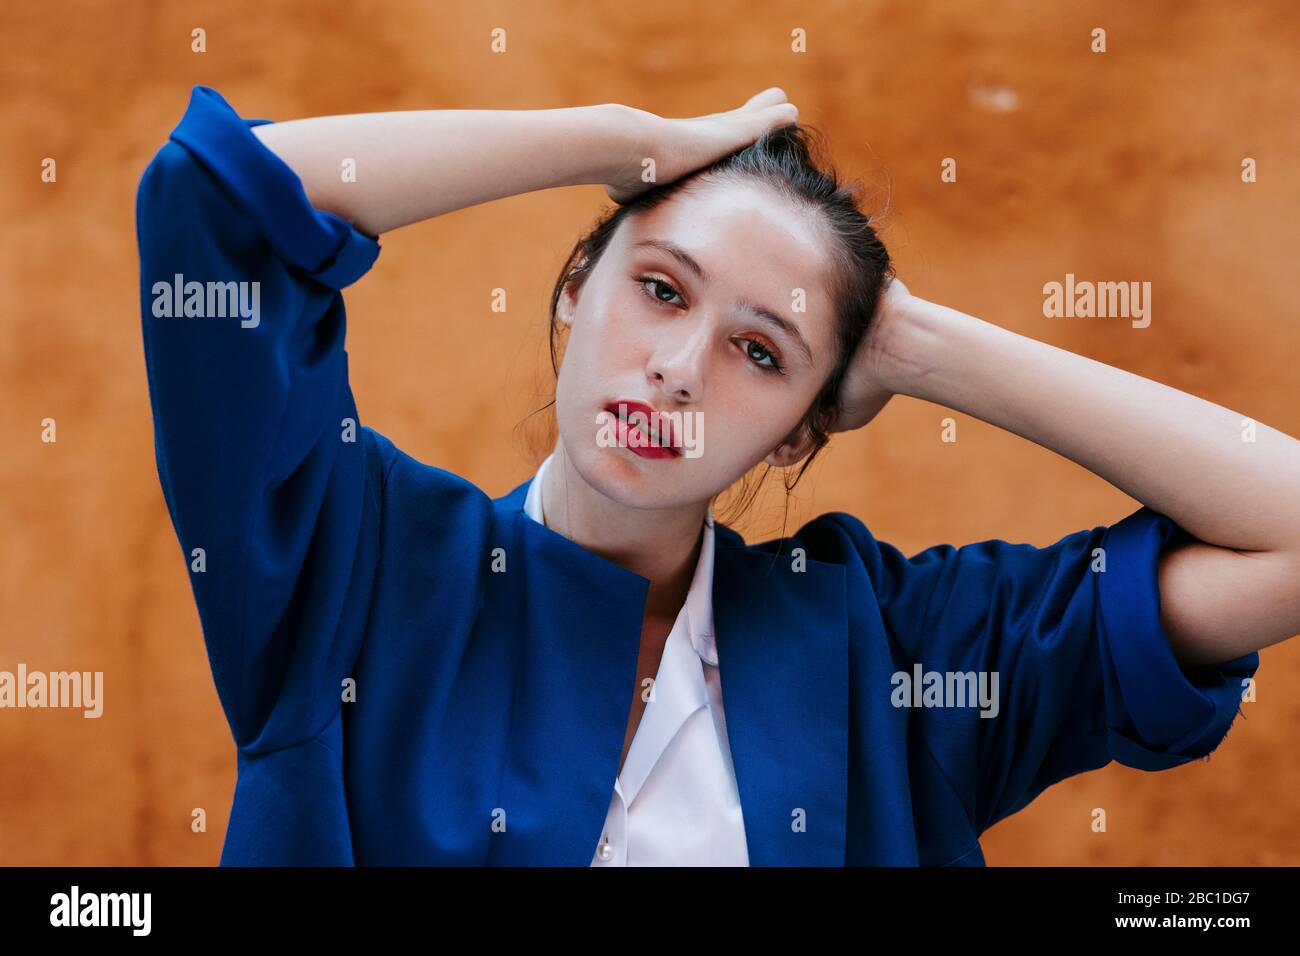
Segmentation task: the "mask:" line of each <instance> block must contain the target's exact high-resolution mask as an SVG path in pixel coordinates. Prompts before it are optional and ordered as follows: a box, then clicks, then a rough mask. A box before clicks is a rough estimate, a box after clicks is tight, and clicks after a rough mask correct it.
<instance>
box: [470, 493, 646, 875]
mask: <svg viewBox="0 0 1300 956" xmlns="http://www.w3.org/2000/svg"><path fill="white" fill-rule="evenodd" d="M532 480H533V479H531V478H530V479H529V480H528V481H526V482H524V483H523V484H521V485H519V486H518V487H517V488H515V490H514V491H512V492H510V493H509V494H507V495H505V496H504V497H502V498H497V499H494V500H493V504H494V507H495V508H496V509H497V511H498V515H499V520H498V521H497V531H496V535H497V536H498V537H497V540H494V542H493V544H494V546H500V547H503V548H504V549H505V552H506V554H507V555H508V561H509V562H510V565H509V567H510V568H512V569H517V570H512V571H511V573H512V574H517V575H519V576H520V577H519V578H516V580H517V581H519V582H520V583H519V584H518V586H512V587H511V588H510V590H509V591H508V592H507V597H506V599H505V600H506V602H508V603H509V605H510V606H506V607H500V606H498V607H485V608H484V610H483V614H484V618H485V620H486V621H488V622H490V623H491V626H493V627H498V628H503V629H507V630H508V631H510V632H512V633H513V635H514V638H515V640H514V645H513V646H514V648H515V653H514V654H513V655H512V656H513V660H511V661H509V662H507V666H510V667H513V668H514V670H515V680H514V697H513V700H512V701H511V708H512V719H511V723H510V735H509V739H508V740H507V741H506V744H505V748H506V753H505V762H504V766H503V768H502V777H501V783H500V785H499V791H498V792H499V799H500V801H501V805H502V808H503V809H505V810H506V813H507V814H508V816H507V824H506V829H505V831H504V832H502V833H500V834H498V835H496V836H495V837H494V838H493V840H492V842H491V843H490V844H489V847H490V852H489V859H488V862H489V863H490V864H491V865H494V866H533V865H553V866H589V865H590V864H591V860H592V856H593V854H594V853H595V852H596V847H597V845H598V844H599V843H600V834H601V829H602V828H603V827H604V825H605V816H606V814H607V813H608V811H609V802H610V798H611V797H612V796H613V794H614V781H615V780H616V779H617V777H618V762H619V755H620V754H621V752H622V749H623V737H624V734H625V733H626V730H627V718H628V714H629V712H630V711H631V707H632V695H633V693H634V692H635V689H636V662H637V655H638V653H639V650H640V642H641V623H642V619H643V615H644V613H645V603H646V597H647V595H648V593H649V585H650V582H649V581H648V580H647V579H646V578H644V577H642V576H641V575H639V574H636V573H634V572H632V571H629V570H627V569H626V568H623V567H620V566H619V565H617V564H614V563H613V562H611V561H607V560H605V559H604V558H602V557H600V556H599V555H597V554H594V553H593V552H590V551H588V550H586V549H585V548H583V547H582V546H581V545H579V544H577V543H575V542H573V541H570V540H569V539H568V538H566V537H564V536H563V535H561V534H559V533H558V532H556V531H553V530H551V529H548V528H546V527H545V526H543V525H540V524H538V523H537V522H535V521H533V520H532V519H531V518H529V517H528V516H527V515H525V514H523V504H524V501H525V496H526V495H527V492H528V486H529V485H530V484H531V483H532ZM511 511H513V512H516V513H515V514H513V515H511V514H507V512H511Z"/></svg>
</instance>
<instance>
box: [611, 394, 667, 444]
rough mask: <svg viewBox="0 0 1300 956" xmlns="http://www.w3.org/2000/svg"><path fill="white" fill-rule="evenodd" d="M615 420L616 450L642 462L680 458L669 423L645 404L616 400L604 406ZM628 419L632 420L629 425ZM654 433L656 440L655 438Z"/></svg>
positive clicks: (663, 416)
mask: <svg viewBox="0 0 1300 956" xmlns="http://www.w3.org/2000/svg"><path fill="white" fill-rule="evenodd" d="M605 411H607V412H609V413H610V414H612V415H613V416H614V418H615V421H614V428H615V434H616V435H617V438H618V444H619V446H620V447H623V448H626V449H627V450H628V451H630V452H632V453H634V454H637V455H640V456H641V457H642V458H655V459H664V458H680V457H681V451H680V450H679V449H678V448H677V438H676V433H675V432H674V430H673V423H672V420H671V419H670V418H669V417H668V416H667V415H663V414H661V413H659V412H656V411H655V410H654V408H653V407H652V406H650V405H647V404H646V403H645V402H639V401H636V400H635V399H630V398H620V399H618V400H617V401H613V402H610V403H609V404H608V405H606V406H605ZM629 419H632V420H631V421H629ZM656 432H657V433H658V436H659V437H658V438H656V437H655V435H656Z"/></svg>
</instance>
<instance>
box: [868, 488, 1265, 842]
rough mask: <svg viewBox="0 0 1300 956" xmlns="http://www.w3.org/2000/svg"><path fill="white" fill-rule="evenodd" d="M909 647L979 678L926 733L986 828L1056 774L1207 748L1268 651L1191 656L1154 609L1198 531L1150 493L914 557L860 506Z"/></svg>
mask: <svg viewBox="0 0 1300 956" xmlns="http://www.w3.org/2000/svg"><path fill="white" fill-rule="evenodd" d="M842 524H843V526H844V527H846V528H847V529H848V530H849V531H850V532H851V534H852V535H853V537H854V539H855V544H856V546H857V549H858V553H859V555H860V556H861V558H862V560H863V562H864V565H865V567H866V570H867V574H868V579H869V580H870V581H871V585H872V587H873V588H874V589H875V592H876V594H875V596H876V601H877V604H878V607H879V609H880V613H881V619H882V622H883V624H884V626H885V629H886V631H887V634H888V636H889V638H890V639H891V642H892V645H893V646H894V648H895V649H896V654H897V655H898V658H899V663H900V664H903V665H904V666H905V667H906V668H908V669H914V668H920V672H921V673H923V674H924V673H937V674H938V675H940V676H941V677H942V678H944V679H945V680H947V679H950V678H951V677H952V675H958V676H961V675H966V676H967V677H969V678H970V679H982V680H985V681H986V684H987V686H988V687H990V688H996V691H997V693H996V695H995V700H994V702H993V703H992V705H991V706H989V707H987V708H985V712H984V713H983V714H981V712H980V710H979V709H978V708H975V707H971V706H962V705H961V704H960V703H959V704H957V705H955V706H954V705H952V703H951V702H941V703H940V704H939V705H938V706H935V707H921V708H920V709H919V711H918V712H917V713H916V715H915V727H916V729H917V732H918V734H919V738H920V740H921V741H922V743H923V744H924V745H925V747H926V748H928V749H929V751H930V752H931V754H932V755H933V756H934V758H935V760H936V761H937V762H938V763H939V765H940V766H941V767H942V768H943V770H944V774H945V776H946V778H947V780H948V781H949V782H950V784H951V785H952V787H953V788H954V789H955V790H956V791H957V792H958V795H959V797H960V798H961V800H962V802H963V805H964V806H966V807H967V808H968V811H969V812H970V815H971V820H972V824H973V825H975V827H976V828H977V831H979V832H982V831H983V830H984V829H987V828H988V827H989V826H992V825H993V824H994V823H995V822H997V821H998V820H999V819H1001V818H1003V817H1005V816H1007V815H1008V814H1011V813H1014V812H1015V811H1017V810H1019V809H1021V808H1022V807H1024V806H1025V805H1026V804H1028V803H1029V802H1030V801H1031V800H1033V799H1034V797H1036V796H1037V795H1038V794H1039V793H1041V792H1042V791H1043V790H1044V789H1045V788H1046V787H1048V786H1050V785H1051V784H1053V783H1055V782H1057V781H1059V780H1062V779H1064V778H1065V777H1068V776H1070V775H1072V774H1078V773H1082V772H1085V771H1088V770H1094V769H1096V768H1098V767H1102V766H1104V765H1105V764H1107V763H1108V762H1110V761H1111V760H1116V761H1118V762H1120V763H1122V764H1125V765H1127V766H1130V767H1135V768H1139V769H1142V770H1164V769H1167V768H1170V767H1175V766H1177V765H1179V764H1183V763H1187V762H1188V761H1190V760H1193V759H1196V758H1198V757H1204V756H1206V755H1207V754H1209V753H1210V752H1212V751H1213V750H1214V749H1215V748H1216V747H1217V746H1218V745H1219V743H1220V742H1221V741H1222V740H1223V739H1224V737H1225V735H1226V734H1227V733H1228V729H1229V727H1230V726H1231V725H1232V722H1233V719H1234V718H1235V717H1236V716H1237V714H1238V711H1239V705H1240V701H1241V698H1242V694H1243V690H1244V688H1245V687H1246V685H1247V684H1248V682H1249V680H1250V678H1251V677H1252V676H1253V675H1254V673H1255V670H1256V668H1257V667H1258V665H1259V655H1258V654H1256V653H1252V654H1248V655H1246V656H1244V657H1240V658H1237V659H1235V660H1229V661H1226V662H1224V663H1221V664H1219V665H1217V666H1213V667H1181V666H1180V665H1179V664H1178V662H1177V660H1176V659H1175V657H1174V654H1173V649H1172V645H1171V644H1170V640H1169V635H1168V634H1167V633H1166V631H1165V629H1164V627H1163V625H1162V623H1161V617H1160V592H1159V584H1158V571H1159V561H1160V556H1161V554H1162V553H1163V552H1164V551H1165V550H1166V549H1168V548H1171V547H1174V546H1176V545H1177V544H1178V543H1179V542H1180V541H1182V540H1188V539H1189V538H1190V536H1189V535H1188V534H1187V532H1186V531H1184V530H1183V529H1181V528H1180V527H1179V526H1178V525H1177V524H1176V523H1174V522H1173V521H1172V520H1171V519H1170V518H1168V517H1167V516H1165V515H1162V514H1159V513H1157V512H1155V511H1152V510H1151V509H1149V508H1145V507H1143V508H1140V509H1138V510H1137V511H1135V512H1133V513H1132V514H1130V515H1128V516H1127V517H1126V518H1124V519H1123V520H1121V521H1119V522H1118V523H1116V524H1114V525H1111V526H1099V527H1096V528H1093V529H1090V530H1085V531H1078V532H1075V533H1073V534H1069V535H1066V536H1065V537H1063V538H1062V539H1060V540H1059V541H1057V542H1056V543H1055V544H1052V545H1050V546H1047V547H1041V548H1040V547H1034V546H1032V545H1029V544H1013V543H1009V542H1007V541H1003V540H991V541H981V542H977V543H974V544H967V545H964V546H962V547H954V546H952V545H947V544H942V545H935V546H933V547H931V548H927V549H925V550H923V551H921V552H918V553H916V554H914V555H913V556H911V557H905V556H904V555H903V553H902V552H900V551H899V550H898V549H897V548H895V547H893V546H892V545H890V544H888V543H886V542H882V541H877V540H876V539H875V538H874V537H872V536H871V534H870V532H869V531H867V530H866V529H865V527H864V526H862V525H861V523H860V522H857V521H856V519H854V520H852V521H846V522H843V523H842Z"/></svg>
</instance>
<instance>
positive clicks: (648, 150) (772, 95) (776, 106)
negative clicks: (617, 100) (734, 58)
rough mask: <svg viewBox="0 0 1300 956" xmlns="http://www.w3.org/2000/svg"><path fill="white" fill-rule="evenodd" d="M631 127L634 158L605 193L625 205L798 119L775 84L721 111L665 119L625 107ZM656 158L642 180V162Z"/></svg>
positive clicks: (607, 187)
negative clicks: (649, 177) (650, 172)
mask: <svg viewBox="0 0 1300 956" xmlns="http://www.w3.org/2000/svg"><path fill="white" fill-rule="evenodd" d="M623 110H625V111H627V115H628V117H629V119H630V122H631V123H632V124H633V125H634V127H635V130H636V132H635V134H634V137H633V141H634V142H635V143H636V144H637V145H636V147H635V148H634V152H636V154H637V155H634V156H632V157H630V158H629V159H628V161H627V162H626V163H625V164H624V165H623V166H622V167H621V168H620V169H618V170H617V171H615V172H614V173H612V174H611V176H610V178H609V181H608V182H607V183H606V184H605V192H606V194H607V195H608V196H609V198H610V199H612V200H614V201H615V202H617V203H620V204H621V203H625V202H627V201H629V200H630V199H633V198H634V197H636V196H637V195H639V194H640V193H642V192H645V191H646V190H648V189H651V188H653V187H654V186H656V185H659V184H662V183H669V182H672V181H673V180H675V179H679V178H681V177H682V176H685V175H686V174H687V173H691V172H694V171H695V170H697V169H700V168H701V167H704V166H707V165H709V164H710V163H712V162H713V161H714V160H716V159H720V158H721V157H723V156H726V155H727V154H728V153H732V152H735V151H736V150H738V149H741V148H742V147H745V146H748V145H749V144H750V143H752V142H754V141H755V140H757V139H758V138H759V137H760V136H761V135H762V134H763V133H765V132H767V130H769V129H772V128H775V127H778V126H784V125H787V124H790V123H797V122H798V121H799V109H798V107H796V106H795V105H794V104H793V103H791V102H789V100H787V99H786V95H785V91H784V90H782V89H781V88H780V87H779V86H773V87H769V88H768V89H766V90H763V91H762V92H761V93H755V94H754V95H753V96H751V97H750V98H749V99H748V100H747V101H746V102H745V104H744V105H743V106H739V107H737V108H736V109H733V110H728V111H726V112H723V113H709V114H708V115H706V116H694V117H687V118H683V119H668V118H666V117H662V116H657V115H656V114H654V113H649V112H646V111H645V110H639V109H636V108H635V107H631V106H625V107H623ZM646 159H653V160H654V179H653V180H652V181H649V182H646V181H643V179H642V175H643V172H644V169H645V166H644V160H646Z"/></svg>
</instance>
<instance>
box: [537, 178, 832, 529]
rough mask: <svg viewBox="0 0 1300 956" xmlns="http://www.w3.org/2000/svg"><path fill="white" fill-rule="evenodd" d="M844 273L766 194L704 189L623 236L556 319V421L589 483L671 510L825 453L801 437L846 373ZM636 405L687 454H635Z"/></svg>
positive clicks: (632, 222)
mask: <svg viewBox="0 0 1300 956" xmlns="http://www.w3.org/2000/svg"><path fill="white" fill-rule="evenodd" d="M692 263H693V264H692ZM830 270H831V261H830V257H829V255H828V248H827V239H826V234H825V232H824V230H823V227H822V226H820V225H819V224H818V223H817V222H816V221H815V220H813V219H812V218H811V217H810V215H809V214H808V213H806V212H804V211H802V210H800V209H798V208H797V207H795V206H794V205H792V204H791V203H790V202H789V201H788V200H786V199H784V198H783V197H781V196H780V195H779V194H778V193H776V192H775V191H773V190H771V189H770V188H769V187H766V186H763V185H761V184H757V183H753V184H748V183H747V184H737V183H734V182H727V183H723V182H717V181H712V182H704V181H697V182H696V183H695V184H693V185H692V187H691V188H689V189H686V190H682V191H679V192H678V193H676V194H675V195H674V196H673V197H672V198H671V199H669V200H667V201H666V202H664V203H662V204H660V205H659V206H657V207H655V208H654V209H651V210H649V211H647V212H644V213H641V214H639V215H635V216H632V217H629V218H628V219H626V220H624V222H623V223H622V224H621V225H620V226H619V228H618V230H617V231H616V232H615V234H614V235H613V237H611V239H610V242H609V245H608V246H607V247H606V250H605V253H604V254H603V255H602V256H601V258H600V260H599V262H598V263H597V264H596V267H595V268H594V269H593V270H592V271H591V272H590V273H589V274H588V275H587V277H586V279H585V281H584V282H583V283H582V285H581V288H579V289H575V288H573V287H572V286H571V287H570V288H569V289H568V290H567V292H566V294H565V295H562V296H561V297H560V302H559V304H558V307H557V318H558V319H559V320H560V321H561V322H563V323H564V324H566V325H568V326H569V327H570V333H569V341H568V346H567V348H566V350H565V354H564V362H563V365H562V366H561V369H560V377H559V382H558V385H557V389H556V414H557V417H558V420H559V428H560V438H561V441H563V442H564V447H565V451H566V453H567V454H568V457H569V459H570V461H571V462H572V463H573V465H574V466H575V467H576V468H577V469H578V471H579V473H580V474H581V475H582V477H583V478H584V479H585V481H586V482H587V483H588V484H589V485H591V486H592V487H593V488H595V489H597V490H598V491H600V492H601V493H603V494H604V495H606V496H607V497H610V498H613V499H615V500H617V501H619V502H621V503H623V504H625V505H627V506H629V507H637V508H665V507H673V506H681V505H685V504H690V503H698V502H701V501H707V500H708V499H710V498H711V497H712V496H713V495H715V494H717V493H718V492H720V491H722V490H724V489H726V488H728V487H730V486H731V485H732V484H733V483H734V482H736V481H737V480H739V479H740V478H741V477H742V476H743V475H744V474H745V473H746V472H748V471H749V470H750V469H751V468H753V467H754V466H755V465H757V464H758V463H759V462H760V461H763V460H764V459H766V460H767V461H768V462H769V463H770V464H772V465H774V466H777V467H784V466H788V465H792V464H795V463H796V462H798V461H799V460H801V459H802V458H803V457H804V455H806V454H807V453H808V452H809V451H810V450H811V448H812V444H811V441H810V440H809V439H808V437H807V435H806V434H805V433H804V432H803V430H802V429H801V430H800V431H799V433H798V434H797V435H792V432H794V429H795V427H796V425H797V424H798V423H799V421H800V419H801V418H802V417H803V416H804V414H805V413H806V412H807V410H808V408H809V406H810V405H811V403H812V401H813V398H814V397H815V396H816V394H817V392H818V391H819V390H820V389H821V387H822V385H823V384H824V383H825V381H826V378H827V376H829V374H830V372H831V370H832V368H833V367H834V363H835V358H836V356H835V355H834V354H833V328H834V320H833V314H832V309H833V304H832V301H831V298H830V293H829V281H828V280H829V278H830V275H831V271H830ZM782 323H785V324H786V326H787V327H784V328H783V327H782ZM778 369H779V371H778ZM621 402H622V403H631V402H640V403H644V404H645V405H646V406H649V408H650V409H651V410H652V412H653V413H654V415H653V417H652V418H651V421H652V423H653V424H655V425H658V426H659V428H660V434H661V436H662V438H661V442H670V443H671V444H672V446H673V451H674V452H676V453H675V454H669V455H668V456H667V457H648V456H645V455H642V454H638V453H637V451H634V450H633V449H632V448H631V447H629V446H631V445H633V444H634V443H636V442H637V441H639V440H640V439H641V436H640V435H639V434H637V433H635V432H634V433H633V434H631V435H629V434H628V433H627V432H626V431H621V430H620V429H619V427H618V425H617V423H616V422H615V419H614V415H613V414H612V413H611V412H610V411H607V409H609V408H610V407H615V408H616V407H617V405H618V404H619V403H621ZM629 411H631V409H629ZM787 439H790V443H789V444H785V442H786V441H787ZM661 455H662V452H661Z"/></svg>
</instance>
